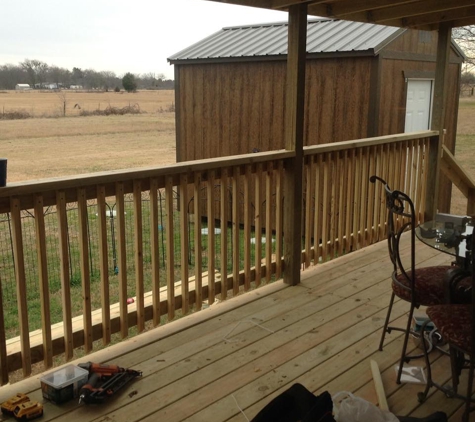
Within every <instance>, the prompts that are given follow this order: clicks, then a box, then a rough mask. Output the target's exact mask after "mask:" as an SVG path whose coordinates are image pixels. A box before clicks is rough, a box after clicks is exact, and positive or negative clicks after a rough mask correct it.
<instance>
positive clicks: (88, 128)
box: [0, 91, 475, 214]
mask: <svg viewBox="0 0 475 422" xmlns="http://www.w3.org/2000/svg"><path fill="white" fill-rule="evenodd" d="M63 101H66V117H59V116H61V115H62V113H63V109H62V107H63ZM76 104H79V106H80V107H81V110H87V111H93V110H97V109H101V110H103V109H105V108H106V107H108V106H111V107H118V108H122V107H127V106H129V105H132V106H136V107H138V108H140V110H141V111H143V113H141V114H135V115H130V114H127V115H123V116H89V117H78V114H79V111H80V110H79V108H78V107H76V108H75V107H74V106H75V105H76ZM173 104H174V92H173V91H143V92H137V93H134V94H132V93H131V94H128V93H124V92H121V93H115V92H104V93H102V92H92V93H85V92H75V91H63V92H62V93H60V94H58V93H55V92H37V91H27V92H15V91H0V112H2V110H3V111H5V112H7V111H17V110H24V111H27V112H28V113H30V114H32V115H34V116H36V117H35V118H31V119H25V120H0V156H2V157H7V158H8V181H9V182H13V181H22V180H32V179H40V178H48V177H56V176H66V175H73V174H82V173H90V172H97V171H105V170H117V169H126V168H134V167H148V166H157V165H164V164H170V163H174V162H175V114H174V113H173V112H172V111H169V110H171V109H172V108H173ZM45 116H50V117H51V116H56V118H42V117H45ZM474 117H475V98H473V97H468V98H467V97H465V98H462V99H461V100H460V108H459V118H458V122H459V126H458V134H457V149H456V157H457V158H458V159H459V161H460V162H461V163H462V164H463V166H464V167H465V168H466V169H467V171H468V172H469V174H470V175H471V176H472V177H473V178H474V179H475V118H474ZM465 210H466V199H465V198H463V197H462V195H461V193H460V192H458V191H457V189H456V188H454V200H453V205H452V210H451V212H453V213H457V214H464V213H465Z"/></svg>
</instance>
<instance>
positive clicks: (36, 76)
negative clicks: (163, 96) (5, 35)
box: [0, 59, 174, 91]
mask: <svg viewBox="0 0 475 422" xmlns="http://www.w3.org/2000/svg"><path fill="white" fill-rule="evenodd" d="M128 74H130V73H128ZM133 77H134V79H135V83H136V89H173V88H174V81H173V80H170V79H166V78H165V76H164V75H163V74H160V73H159V74H155V73H153V72H150V73H143V74H133ZM122 79H123V78H122V76H117V75H116V73H115V72H112V71H99V72H98V71H96V70H94V69H84V70H83V69H81V68H79V67H73V69H72V70H69V69H65V68H63V67H58V66H55V65H49V64H47V63H45V62H42V61H40V60H30V59H25V60H24V61H23V62H20V63H18V64H17V65H14V64H4V65H0V89H15V85H16V84H29V85H30V87H31V88H43V87H45V86H46V85H47V84H48V85H49V86H50V87H51V86H56V87H58V88H70V87H71V86H73V87H81V88H82V89H100V90H104V91H111V90H118V89H120V88H122Z"/></svg>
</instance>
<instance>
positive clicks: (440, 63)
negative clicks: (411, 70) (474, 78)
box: [424, 23, 452, 221]
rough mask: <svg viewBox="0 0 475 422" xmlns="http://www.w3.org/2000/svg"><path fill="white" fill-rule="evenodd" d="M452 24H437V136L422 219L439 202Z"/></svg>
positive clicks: (434, 119)
mask: <svg viewBox="0 0 475 422" xmlns="http://www.w3.org/2000/svg"><path fill="white" fill-rule="evenodd" d="M451 41H452V26H451V25H450V23H441V24H440V25H439V37H438V40H437V63H436V68H435V86H434V106H433V109H432V110H433V111H432V123H431V129H432V130H438V131H439V136H437V137H434V138H432V139H431V145H430V153H429V167H428V168H429V171H428V175H427V190H426V198H425V201H426V204H425V213H424V219H425V220H426V221H427V220H433V219H434V218H435V214H436V213H437V208H438V203H439V180H440V160H441V154H442V134H443V133H444V125H445V106H446V99H447V79H448V71H449V58H450V46H451Z"/></svg>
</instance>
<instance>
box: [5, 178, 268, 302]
mask: <svg viewBox="0 0 475 422" xmlns="http://www.w3.org/2000/svg"><path fill="white" fill-rule="evenodd" d="M219 188H220V187H219V185H217V186H216V187H215V189H217V190H218V189H219ZM200 196H202V199H203V203H205V202H206V201H205V199H206V189H205V188H203V189H202V190H201V193H200ZM240 196H241V199H242V194H241V195H240ZM158 198H159V199H158V201H159V203H158V210H159V224H158V227H157V228H156V230H158V234H159V251H158V253H159V262H160V271H161V283H160V284H161V285H166V283H167V281H166V271H165V269H166V264H167V256H166V241H167V236H172V237H173V254H174V260H173V262H174V266H175V280H174V281H179V280H180V266H181V242H182V241H186V242H188V251H189V253H188V257H187V261H188V264H189V266H190V267H189V268H190V276H193V269H194V268H193V264H194V262H195V257H194V253H195V252H194V251H195V247H194V246H195V245H194V238H195V237H194V227H195V224H194V219H195V218H196V217H195V216H194V215H193V201H194V198H193V197H192V198H191V199H190V200H189V202H188V207H187V209H186V210H180V209H179V206H178V204H179V196H178V194H177V192H175V191H174V192H173V222H174V223H173V228H168V227H166V221H167V219H166V208H165V195H164V192H161V191H159V197H158ZM220 200H221V199H220V198H219V199H217V200H216V202H217V206H219V205H218V203H219V201H220ZM225 200H226V201H229V207H228V208H229V209H231V204H232V195H231V193H229V194H228V195H227V197H226V199H225ZM240 202H241V206H242V200H240ZM251 206H252V208H253V209H254V205H251ZM264 206H265V202H264V203H263V204H262V207H263V208H264ZM87 210H88V212H87V214H88V218H87V237H88V239H87V245H88V262H89V276H90V279H91V282H92V283H94V282H98V281H99V280H100V262H99V256H100V254H99V224H98V223H99V219H98V207H97V203H96V201H95V200H92V201H89V202H88V206H87ZM181 212H186V213H187V220H188V229H189V230H188V236H187V238H186V239H181V236H180V215H181ZM203 215H206V212H203ZM106 218H107V221H108V224H107V250H108V269H109V276H110V279H111V284H113V281H114V277H115V276H117V275H118V273H119V272H120V271H124V270H125V271H127V279H128V280H129V283H128V284H129V291H128V294H129V295H131V296H133V295H134V289H135V285H134V283H135V281H134V280H135V244H134V230H135V229H134V202H133V196H132V194H129V195H126V197H125V215H124V219H125V232H126V234H125V239H126V266H127V268H126V269H121V268H119V266H118V250H117V249H118V244H117V241H118V239H117V211H116V203H115V202H108V203H107V204H106ZM198 218H201V219H202V220H204V221H205V222H204V224H203V222H202V223H201V230H202V235H203V236H202V245H201V249H202V269H203V271H207V262H208V239H207V236H206V235H207V225H206V218H207V217H205V216H203V217H198ZM44 220H45V228H46V243H47V251H48V253H47V270H48V282H49V290H50V294H51V295H54V294H55V293H58V294H60V292H61V257H60V246H59V236H58V233H59V227H58V216H57V213H56V207H54V206H53V207H48V208H45V209H44ZM142 220H143V232H142V236H143V270H144V275H145V277H144V278H145V283H146V285H145V288H146V289H147V288H148V289H150V290H151V288H152V286H151V279H152V277H151V276H150V277H147V275H148V274H151V272H152V267H151V263H152V256H151V253H152V251H151V232H150V230H151V229H150V224H149V221H150V195H149V192H143V193H142ZM67 221H68V233H67V240H68V260H69V263H68V264H69V265H68V268H69V279H70V284H71V286H78V287H79V286H80V285H81V277H82V275H81V264H80V262H81V256H80V237H79V218H78V207H77V203H70V204H68V208H67ZM230 221H231V216H229V219H228V221H226V222H223V223H222V222H220V221H216V222H215V231H216V233H220V232H221V231H222V230H228V236H227V239H228V243H227V245H221V236H215V247H214V251H215V264H216V266H217V268H221V262H220V251H221V248H222V247H226V248H228V251H229V252H230V253H228V262H227V263H226V265H227V268H228V270H231V269H232V247H233V246H232V241H231V239H232V236H231V226H230V224H229V222H230ZM22 234H23V238H22V241H23V250H24V262H25V265H24V267H25V279H26V285H27V294H28V298H29V299H33V298H38V296H39V293H40V292H39V283H38V280H39V273H38V258H37V255H36V240H37V239H36V229H35V215H34V213H33V212H30V211H22ZM252 236H255V233H253V234H252ZM263 240H264V241H265V239H264V238H263ZM242 242H243V240H242V239H241V243H242ZM240 247H243V245H240ZM254 253H255V251H254V248H253V247H251V255H252V259H253V260H255V256H254ZM263 253H264V252H263ZM240 256H242V253H240ZM0 257H1V258H0V277H1V283H2V289H3V298H4V303H6V304H8V303H10V304H11V305H12V306H14V305H15V302H16V295H17V293H16V274H15V271H16V270H15V256H14V247H13V239H12V222H11V218H10V215H9V214H0ZM263 257H264V256H262V257H261V258H263ZM243 264H244V263H243V260H242V259H241V264H240V267H241V269H242V267H243ZM115 278H117V277H115ZM111 300H112V298H111ZM98 303H99V302H98Z"/></svg>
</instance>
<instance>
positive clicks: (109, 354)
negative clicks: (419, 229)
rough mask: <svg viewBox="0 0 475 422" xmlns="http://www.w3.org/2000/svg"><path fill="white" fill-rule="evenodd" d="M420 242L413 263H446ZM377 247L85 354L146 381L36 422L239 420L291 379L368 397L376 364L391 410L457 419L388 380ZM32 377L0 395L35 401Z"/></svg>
mask: <svg viewBox="0 0 475 422" xmlns="http://www.w3.org/2000/svg"><path fill="white" fill-rule="evenodd" d="M418 247H419V248H420V249H419V250H418V253H417V260H418V262H419V264H420V265H423V266H425V265H435V264H438V263H443V264H445V263H448V262H450V260H451V257H450V256H448V255H444V254H442V253H438V252H437V251H435V250H433V249H430V248H429V247H427V246H424V245H422V244H419V246H418ZM386 248H387V246H386V242H381V243H379V244H376V245H373V246H370V247H367V248H365V249H362V250H359V251H357V252H354V253H352V254H349V255H347V256H344V257H342V258H339V259H337V260H334V261H331V262H329V263H326V264H321V265H319V266H317V267H314V268H311V269H307V270H305V271H304V272H303V273H302V278H303V281H302V283H301V284H300V285H298V286H295V287H289V286H286V285H284V284H283V283H282V282H277V283H274V284H272V285H269V286H264V287H262V288H260V289H258V290H255V291H253V292H250V293H247V294H243V295H241V296H239V297H236V298H234V299H231V300H229V301H227V302H223V303H219V304H215V305H213V306H211V307H210V308H208V309H206V310H205V311H202V312H200V313H197V314H195V315H191V316H188V317H185V318H182V319H180V320H178V321H176V322H174V323H172V324H168V325H166V326H163V327H159V328H157V329H154V330H151V331H149V332H147V333H145V334H142V335H140V336H137V337H135V338H132V339H130V340H128V341H126V342H123V343H121V344H119V345H115V346H111V347H109V348H107V349H104V350H101V351H100V352H97V353H95V354H94V355H91V356H89V357H88V358H87V359H82V360H81V361H82V362H84V361H86V360H92V361H96V362H113V363H115V364H118V365H119V366H123V367H130V368H133V369H138V370H142V371H143V377H142V378H139V379H137V380H136V381H134V382H133V383H131V384H130V385H128V386H127V387H126V388H124V390H122V391H120V392H119V393H118V394H117V396H115V397H113V398H112V399H111V400H109V402H107V403H105V404H102V405H82V406H78V405H77V403H76V402H69V403H67V404H65V405H62V406H55V405H53V404H51V403H45V404H44V408H45V414H44V418H43V419H42V420H44V421H50V420H69V421H81V422H88V421H96V422H99V421H127V422H131V421H139V420H140V421H154V422H155V421H164V422H165V421H166V422H171V421H183V420H186V421H190V422H191V421H206V422H214V421H217V422H219V421H233V422H241V421H246V420H251V419H252V418H253V417H254V416H255V415H256V414H257V412H258V411H259V410H260V409H262V408H263V407H264V406H265V405H266V404H267V403H268V402H269V401H270V400H271V399H272V398H274V397H275V396H276V395H277V394H279V393H280V392H282V391H284V390H285V389H287V388H289V387H290V386H291V385H292V384H293V383H295V382H300V383H301V384H303V385H304V386H306V387H307V388H308V389H309V390H311V391H313V392H315V393H320V392H322V391H324V390H328V391H329V392H330V393H331V394H335V393H336V392H338V391H342V390H348V391H352V392H354V393H355V394H357V395H358V396H361V397H364V398H366V399H368V400H370V401H372V402H373V403H377V398H376V393H375V390H374V384H373V381H372V376H371V369H370V363H369V361H370V359H375V360H376V361H377V362H378V363H379V366H380V369H381V372H382V378H383V382H384V386H385V391H386V394H387V396H388V403H389V406H390V409H391V411H392V412H393V413H395V414H397V415H409V414H410V415H413V416H417V417H422V416H426V415H428V414H430V413H432V412H434V411H436V410H442V411H445V412H447V414H449V415H450V420H451V421H458V420H460V417H461V411H460V408H461V402H460V400H457V399H449V398H446V397H445V396H444V395H443V394H442V393H441V392H438V391H435V390H434V391H431V395H430V397H429V398H428V400H427V401H426V402H425V403H424V404H423V405H419V404H418V402H417V392H418V391H421V389H422V387H421V386H416V385H411V384H403V385H397V384H396V382H395V371H394V365H395V364H396V362H397V360H398V356H399V353H400V348H401V336H400V333H394V332H393V333H392V334H391V335H388V337H387V342H386V346H385V349H384V351H383V352H379V351H377V345H378V342H379V338H380V335H381V327H382V325H383V318H384V317H385V315H386V310H387V305H388V302H389V297H390V282H389V278H388V275H389V271H390V270H389V268H390V267H389V259H388V256H387V249H386ZM407 309H408V306H407V303H404V302H402V301H400V302H398V303H397V304H396V305H395V308H394V311H393V318H394V319H395V320H397V321H399V322H400V323H403V322H404V315H405V313H406V312H407ZM432 357H433V359H434V371H435V377H437V379H438V380H442V381H447V380H448V379H449V364H448V359H447V358H446V357H441V356H440V355H439V354H438V352H433V353H432ZM421 363H422V362H421ZM39 384H40V383H39V376H37V377H32V378H30V379H28V380H25V381H22V382H21V383H18V384H14V385H11V386H5V387H2V388H1V389H0V400H2V401H3V400H5V399H7V398H8V397H9V396H11V395H13V394H14V393H16V392H18V391H22V392H25V393H28V394H29V395H30V397H31V398H33V399H36V400H42V398H41V392H40V390H39ZM240 409H242V410H240ZM473 416H475V414H474V415H473ZM474 420H475V419H474Z"/></svg>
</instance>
